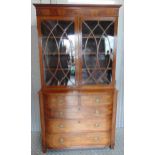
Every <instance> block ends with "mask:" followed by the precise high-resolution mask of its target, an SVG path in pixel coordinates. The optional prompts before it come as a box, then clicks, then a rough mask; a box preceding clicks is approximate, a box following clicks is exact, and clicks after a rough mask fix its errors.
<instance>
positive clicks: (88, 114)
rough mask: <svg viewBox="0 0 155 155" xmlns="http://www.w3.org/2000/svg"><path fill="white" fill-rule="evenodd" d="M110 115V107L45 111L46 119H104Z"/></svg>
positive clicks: (80, 107) (79, 107)
mask: <svg viewBox="0 0 155 155" xmlns="http://www.w3.org/2000/svg"><path fill="white" fill-rule="evenodd" d="M111 114H112V105H104V106H102V107H94V108H90V107H82V106H78V107H70V108H63V109H49V108H48V109H45V116H46V118H63V119H85V118H105V117H106V116H110V115H111Z"/></svg>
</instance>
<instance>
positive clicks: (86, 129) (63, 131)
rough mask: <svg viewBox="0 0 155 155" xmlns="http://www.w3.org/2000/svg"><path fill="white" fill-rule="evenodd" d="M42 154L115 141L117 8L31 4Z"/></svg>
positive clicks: (108, 143)
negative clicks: (36, 45) (37, 62)
mask: <svg viewBox="0 0 155 155" xmlns="http://www.w3.org/2000/svg"><path fill="white" fill-rule="evenodd" d="M34 6H35V7H36V15H37V29H38V43H39V56H40V73H41V74H40V75H41V90H40V91H39V98H40V120H41V137H42V150H43V152H46V150H47V149H66V148H68V149H69V148H90V147H91V148H92V147H95V148H97V147H106V146H108V147H111V148H114V143H115V124H116V103H117V102H116V101H117V90H116V88H115V68H116V47H117V46H116V40H117V24H118V12H119V7H120V5H80V4H78V5H67V4H66V5H65V4H57V5H56V4H34Z"/></svg>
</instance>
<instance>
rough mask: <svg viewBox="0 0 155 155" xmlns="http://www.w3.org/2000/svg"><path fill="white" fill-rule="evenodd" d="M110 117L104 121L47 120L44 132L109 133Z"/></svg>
mask: <svg viewBox="0 0 155 155" xmlns="http://www.w3.org/2000/svg"><path fill="white" fill-rule="evenodd" d="M110 129H111V117H106V118H104V119H87V120H85V119H82V120H80V119H79V120H78V119H77V120H62V119H49V120H46V132H47V133H48V134H52V133H64V132H65V133H67V132H77V131H78V132H85V131H90V132H91V131H110Z"/></svg>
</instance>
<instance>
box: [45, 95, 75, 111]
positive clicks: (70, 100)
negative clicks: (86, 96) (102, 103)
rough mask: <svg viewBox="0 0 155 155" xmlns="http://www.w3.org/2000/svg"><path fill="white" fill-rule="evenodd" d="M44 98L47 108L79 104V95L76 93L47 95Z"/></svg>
mask: <svg viewBox="0 0 155 155" xmlns="http://www.w3.org/2000/svg"><path fill="white" fill-rule="evenodd" d="M44 99H45V107H47V108H58V107H60V108H62V107H68V106H77V105H78V96H76V95H68V96H67V95H66V94H64V95H60V94H59V95H46V96H45V97H44Z"/></svg>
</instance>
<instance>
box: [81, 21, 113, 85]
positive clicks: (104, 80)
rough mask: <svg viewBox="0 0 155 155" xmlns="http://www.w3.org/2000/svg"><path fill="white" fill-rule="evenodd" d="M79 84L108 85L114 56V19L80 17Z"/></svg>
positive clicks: (110, 80) (110, 79)
mask: <svg viewBox="0 0 155 155" xmlns="http://www.w3.org/2000/svg"><path fill="white" fill-rule="evenodd" d="M80 24H81V34H82V35H81V44H82V47H81V63H82V70H81V84H82V85H109V84H111V82H112V72H113V69H112V67H113V56H114V20H111V19H103V20H102V19H100V20H97V19H90V20H89V19H81V20H80Z"/></svg>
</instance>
